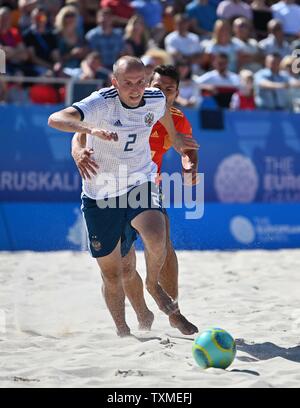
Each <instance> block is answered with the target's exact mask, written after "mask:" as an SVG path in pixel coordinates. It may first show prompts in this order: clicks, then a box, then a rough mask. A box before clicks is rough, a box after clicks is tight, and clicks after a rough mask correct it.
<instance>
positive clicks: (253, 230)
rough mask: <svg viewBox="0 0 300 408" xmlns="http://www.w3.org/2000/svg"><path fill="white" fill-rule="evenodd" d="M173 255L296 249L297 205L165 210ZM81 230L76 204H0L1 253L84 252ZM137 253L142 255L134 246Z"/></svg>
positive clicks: (299, 218) (299, 217)
mask: <svg viewBox="0 0 300 408" xmlns="http://www.w3.org/2000/svg"><path fill="white" fill-rule="evenodd" d="M168 214H169V217H170V224H171V239H172V241H173V244H174V246H175V248H176V249H186V250H210V249H220V250H225V249H230V250H231V249H279V248H299V247H300V204H261V203H260V204H217V203H207V204H206V205H205V210H204V216H203V217H202V218H200V219H197V220H188V219H186V210H185V209H176V208H172V209H169V210H168ZM86 248H87V241H86V229H85V226H84V223H83V218H82V215H81V211H80V207H79V204H78V202H76V203H75V202H74V203H10V204H3V203H2V204H1V203H0V250H7V251H8V250H18V251H20V250H34V251H54V250H63V249H69V250H84V249H86ZM137 248H138V249H141V248H142V245H141V242H140V241H138V243H137Z"/></svg>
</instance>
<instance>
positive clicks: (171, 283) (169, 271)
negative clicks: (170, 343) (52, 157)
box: [159, 216, 198, 334]
mask: <svg viewBox="0 0 300 408" xmlns="http://www.w3.org/2000/svg"><path fill="white" fill-rule="evenodd" d="M165 220H166V225H167V256H166V260H165V263H164V265H163V267H162V270H161V271H160V274H159V283H160V284H161V286H162V288H163V289H164V290H165V291H166V292H167V294H168V295H169V296H170V297H171V298H172V299H173V301H174V303H176V304H177V308H178V311H179V310H180V309H179V305H178V260H177V256H176V252H175V251H174V248H173V245H172V242H171V239H170V222H169V218H168V216H165ZM169 321H170V324H171V326H172V327H178V324H181V327H180V328H179V327H178V329H179V330H180V331H181V332H182V333H183V334H194V333H197V332H198V329H197V327H196V326H194V325H193V324H192V323H190V322H189V321H188V320H186V321H183V319H180V321H178V314H176V313H174V314H172V315H170V316H169Z"/></svg>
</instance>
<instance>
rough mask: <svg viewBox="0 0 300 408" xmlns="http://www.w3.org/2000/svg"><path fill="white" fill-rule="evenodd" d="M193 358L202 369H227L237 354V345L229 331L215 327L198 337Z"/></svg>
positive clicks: (194, 345)
mask: <svg viewBox="0 0 300 408" xmlns="http://www.w3.org/2000/svg"><path fill="white" fill-rule="evenodd" d="M192 352H193V356H194V359H195V360H196V362H197V364H198V365H199V366H200V367H201V368H208V367H215V368H224V369H225V368H227V367H229V366H230V364H231V363H232V362H233V360H234V357H235V354H236V344H235V341H234V339H233V338H232V337H231V335H230V334H229V333H227V331H225V330H223V329H219V328H216V327H213V328H211V329H207V330H205V331H204V332H203V333H201V334H200V335H199V336H198V337H196V339H195V341H194V344H193V350H192Z"/></svg>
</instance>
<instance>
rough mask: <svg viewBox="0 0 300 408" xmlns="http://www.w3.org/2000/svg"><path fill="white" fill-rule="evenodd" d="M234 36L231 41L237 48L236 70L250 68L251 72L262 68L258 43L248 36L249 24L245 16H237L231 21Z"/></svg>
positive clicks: (249, 31)
mask: <svg viewBox="0 0 300 408" xmlns="http://www.w3.org/2000/svg"><path fill="white" fill-rule="evenodd" d="M233 32H234V35H235V36H234V37H233V39H232V42H233V43H234V44H235V45H236V46H237V50H238V68H239V69H238V71H239V70H240V69H241V68H244V69H250V70H251V71H253V72H256V71H258V70H259V69H260V68H262V64H261V63H260V55H259V48H258V43H257V41H256V40H255V39H254V38H250V33H251V24H250V22H249V20H247V19H246V18H245V17H238V18H236V19H235V20H234V22H233Z"/></svg>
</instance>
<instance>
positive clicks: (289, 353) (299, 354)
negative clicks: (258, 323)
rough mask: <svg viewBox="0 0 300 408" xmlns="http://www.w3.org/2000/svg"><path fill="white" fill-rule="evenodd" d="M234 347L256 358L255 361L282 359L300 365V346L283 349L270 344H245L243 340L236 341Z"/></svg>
mask: <svg viewBox="0 0 300 408" xmlns="http://www.w3.org/2000/svg"><path fill="white" fill-rule="evenodd" d="M236 345H237V349H238V350H239V351H243V352H245V353H248V354H250V355H251V356H252V357H254V358H256V361H257V360H269V359H271V358H275V357H282V358H284V359H286V360H290V361H294V362H295V363H300V346H295V347H288V348H285V347H280V346H277V345H276V344H274V343H271V342H266V343H257V344H247V343H246V342H245V340H244V339H236ZM253 361H255V360H253Z"/></svg>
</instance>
